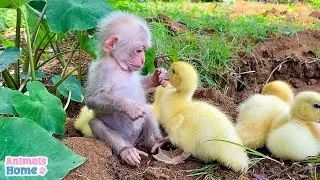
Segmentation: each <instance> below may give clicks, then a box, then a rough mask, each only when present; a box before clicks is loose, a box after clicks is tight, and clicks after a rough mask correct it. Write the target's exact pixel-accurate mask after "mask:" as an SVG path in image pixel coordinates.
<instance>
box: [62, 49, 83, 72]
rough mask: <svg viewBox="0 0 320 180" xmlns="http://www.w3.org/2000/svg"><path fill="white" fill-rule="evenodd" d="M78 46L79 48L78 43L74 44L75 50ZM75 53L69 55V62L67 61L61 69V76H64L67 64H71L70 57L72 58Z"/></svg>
mask: <svg viewBox="0 0 320 180" xmlns="http://www.w3.org/2000/svg"><path fill="white" fill-rule="evenodd" d="M78 46H79V43H77V44H76V46H75V49H77V48H78ZM75 52H76V51H73V52H72V54H71V56H70V57H69V60H68V61H67V63H66V65H65V66H64V68H63V70H62V73H61V76H64V74H65V73H66V70H67V68H68V66H69V64H70V62H71V59H72V57H73V55H74V53H75Z"/></svg>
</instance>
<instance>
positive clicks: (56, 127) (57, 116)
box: [12, 81, 67, 135]
mask: <svg viewBox="0 0 320 180" xmlns="http://www.w3.org/2000/svg"><path fill="white" fill-rule="evenodd" d="M27 90H28V92H29V96H27V95H24V94H16V95H14V96H13V97H12V102H13V105H14V107H15V108H16V111H17V113H18V114H19V116H20V117H22V118H28V119H30V120H33V121H35V122H36V123H38V124H39V125H40V126H42V127H43V128H44V129H46V130H47V131H49V132H51V133H55V134H60V135H63V134H64V125H65V122H66V116H67V115H66V112H65V111H64V110H63V107H62V103H61V101H60V99H59V98H57V97H56V96H54V95H52V94H50V93H49V92H48V91H47V89H46V88H45V87H44V85H42V84H41V83H40V82H38V81H32V82H30V83H28V85H27Z"/></svg>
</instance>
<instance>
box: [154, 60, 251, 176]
mask: <svg viewBox="0 0 320 180" xmlns="http://www.w3.org/2000/svg"><path fill="white" fill-rule="evenodd" d="M168 77H169V82H170V84H171V85H172V86H173V87H174V88H171V89H167V90H166V91H165V93H164V94H163V95H162V96H161V100H160V101H159V105H160V119H159V121H160V124H162V125H163V127H164V128H165V129H166V131H167V133H168V136H169V137H170V140H171V142H172V143H173V144H175V145H177V146H178V147H179V148H181V149H183V151H184V153H183V154H182V155H181V156H183V157H184V158H182V159H179V158H177V159H179V160H181V161H183V160H184V159H186V158H187V157H188V155H190V154H191V155H193V156H194V157H197V158H199V159H200V160H202V161H204V162H210V161H213V160H217V161H219V162H221V163H222V164H223V165H225V166H227V167H230V168H232V169H233V170H235V171H246V170H247V168H248V163H249V158H248V156H247V154H246V152H245V149H244V148H243V147H240V146H237V145H234V144H232V143H228V142H223V141H216V140H214V139H220V140H227V141H232V142H234V143H238V144H240V145H242V142H241V139H240V138H239V136H238V135H237V133H236V131H235V128H234V126H233V124H232V123H231V121H230V120H229V118H228V116H227V115H225V114H224V113H223V112H221V111H220V110H219V109H218V108H216V107H215V106H212V105H210V104H208V103H205V102H200V101H193V100H192V96H193V93H194V91H195V89H196V88H197V83H198V76H197V72H196V70H195V69H194V67H193V66H191V65H190V64H188V63H186V62H182V61H180V62H174V63H173V64H172V66H171V69H170V70H169V71H168Z"/></svg>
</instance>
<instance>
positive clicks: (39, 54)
mask: <svg viewBox="0 0 320 180" xmlns="http://www.w3.org/2000/svg"><path fill="white" fill-rule="evenodd" d="M54 36H56V33H55V34H54V35H53V36H52V37H50V35H49V41H48V42H47V44H46V45H45V46H44V47H43V48H42V49H41V51H40V52H39V53H37V54H35V55H37V56H36V58H35V60H36V63H35V64H38V62H39V60H40V58H41V55H42V53H43V52H44V50H45V49H46V48H47V46H48V45H49V44H50V40H51V39H53V38H54Z"/></svg>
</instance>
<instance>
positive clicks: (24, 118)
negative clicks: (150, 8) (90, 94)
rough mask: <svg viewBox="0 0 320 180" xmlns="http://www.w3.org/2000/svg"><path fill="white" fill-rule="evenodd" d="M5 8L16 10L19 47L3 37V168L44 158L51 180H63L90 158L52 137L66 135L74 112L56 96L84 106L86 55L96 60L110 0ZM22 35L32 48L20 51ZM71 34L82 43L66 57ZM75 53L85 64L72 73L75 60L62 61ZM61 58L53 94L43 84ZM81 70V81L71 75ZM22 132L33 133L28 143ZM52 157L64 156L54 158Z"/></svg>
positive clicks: (18, 1)
mask: <svg viewBox="0 0 320 180" xmlns="http://www.w3.org/2000/svg"><path fill="white" fill-rule="evenodd" d="M0 8H5V9H1V12H3V11H6V10H8V11H12V10H16V21H15V24H16V25H15V29H16V35H15V42H14V43H13V42H11V41H10V40H8V39H6V38H4V37H3V36H0V39H3V40H4V41H3V45H4V46H5V49H4V51H3V52H2V53H1V54H0V72H1V73H2V77H3V81H4V84H5V86H6V87H0V92H1V93H0V105H1V107H0V116H1V119H0V125H1V127H2V130H1V134H0V141H1V143H0V148H1V149H3V150H4V151H3V153H1V155H0V162H1V166H2V165H3V161H4V158H5V156H6V155H9V154H10V155H15V156H41V155H43V156H47V157H48V158H49V161H50V163H49V164H50V166H48V168H51V169H49V172H50V171H51V172H50V173H48V174H47V175H46V178H48V179H57V178H63V176H65V175H66V174H67V173H68V171H70V170H71V169H73V168H75V167H77V166H79V165H80V164H82V163H83V162H84V161H85V158H84V157H81V156H79V155H77V154H75V153H73V152H72V151H71V150H70V149H69V148H67V147H66V146H65V145H63V144H62V143H61V142H60V141H58V140H57V139H55V138H54V137H53V136H52V134H56V135H63V134H64V131H65V123H66V117H67V115H66V112H65V110H66V107H67V106H68V103H67V104H66V105H65V107H63V105H62V102H61V100H60V99H59V98H58V97H56V96H55V95H53V94H55V93H56V94H58V93H60V94H62V95H63V96H65V97H67V98H68V102H69V101H70V99H71V100H73V101H77V102H82V101H83V92H82V86H81V83H80V80H81V76H82V69H81V65H82V60H81V57H82V52H83V51H87V52H88V54H91V55H92V56H93V57H94V56H95V54H94V53H93V50H94V44H95V40H94V36H92V35H91V34H92V32H94V31H92V29H93V28H94V27H95V26H96V24H97V22H98V20H99V19H100V18H101V17H102V16H104V15H105V14H107V13H109V12H110V11H111V8H110V6H109V4H108V3H106V2H105V1H104V0H94V1H90V2H88V1H85V0H67V1H61V0H50V1H44V0H43V1H42V0H37V1H30V0H3V1H1V2H0ZM93 9H94V11H93ZM66 21H68V23H66ZM23 27H24V28H23ZM22 31H24V33H25V35H26V36H25V43H26V46H20V45H21V38H22V37H21V32H22ZM67 34H69V35H70V34H72V35H73V36H76V37H77V40H78V42H76V43H74V46H73V47H72V48H71V50H67V51H60V50H59V49H60V48H59V42H61V40H62V38H63V37H66V36H67ZM13 46H14V47H13ZM49 47H50V48H51V49H53V51H54V52H53V55H52V56H51V57H49V56H48V53H47V51H48V49H49ZM69 52H72V53H75V52H79V58H78V67H75V68H73V69H72V70H70V71H68V72H67V69H68V67H69V64H70V60H71V58H72V56H71V57H70V58H69V59H68V61H65V60H64V59H63V58H62V57H61V55H63V54H65V53H69ZM55 58H57V59H58V60H59V62H60V65H61V67H62V69H63V71H62V72H61V74H60V75H55V76H54V77H53V78H52V81H53V84H54V85H53V86H51V87H48V89H47V87H46V86H44V85H43V84H42V83H41V82H40V80H41V79H42V78H45V77H46V75H45V74H44V73H43V72H41V71H40V68H41V67H42V66H43V65H45V64H46V63H48V62H50V61H51V60H52V59H55ZM76 70H77V71H78V78H76V77H75V76H72V75H71V74H72V73H73V72H74V71H76ZM11 72H13V73H11ZM3 116H4V117H3ZM17 116H18V117H20V118H16V117H17ZM21 130H27V131H28V133H27V139H25V136H26V134H22V133H21ZM39 141H40V143H39ZM44 147H46V148H47V149H44ZM48 147H50V148H48ZM51 151H59V152H58V153H54V154H52V153H51ZM12 152H14V153H12ZM60 163H62V164H60ZM2 170H3V168H0V171H2ZM0 173H1V172H0Z"/></svg>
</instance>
